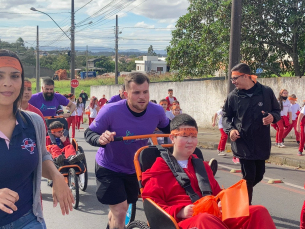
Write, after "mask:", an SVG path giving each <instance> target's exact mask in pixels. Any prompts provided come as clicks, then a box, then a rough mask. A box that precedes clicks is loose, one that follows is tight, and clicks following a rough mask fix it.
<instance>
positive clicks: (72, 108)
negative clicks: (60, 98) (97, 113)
mask: <svg viewBox="0 0 305 229" xmlns="http://www.w3.org/2000/svg"><path fill="white" fill-rule="evenodd" d="M67 107H68V108H69V110H70V114H65V115H68V117H70V116H71V114H72V113H73V112H74V111H75V109H76V105H75V104H74V103H73V102H72V101H69V103H68V105H67ZM65 115H64V116H65ZM68 117H65V118H68Z"/></svg>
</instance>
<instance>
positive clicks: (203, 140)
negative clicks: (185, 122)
mask: <svg viewBox="0 0 305 229" xmlns="http://www.w3.org/2000/svg"><path fill="white" fill-rule="evenodd" d="M219 139H220V132H219V130H218V129H216V128H215V129H202V128H199V133H198V145H199V146H200V147H202V148H205V149H213V150H215V158H217V157H219V156H218V155H217V147H218V143H219ZM271 142H272V148H271V156H270V158H269V160H268V161H269V162H271V163H274V164H280V165H289V166H294V167H298V168H305V156H298V155H297V154H298V148H299V146H298V144H297V143H296V141H295V139H291V138H286V139H285V143H284V144H285V146H286V147H285V148H278V147H277V146H275V138H274V137H271ZM226 152H227V153H228V155H229V156H232V155H233V154H232V152H231V144H229V143H227V145H226Z"/></svg>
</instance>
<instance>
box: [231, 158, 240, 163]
mask: <svg viewBox="0 0 305 229" xmlns="http://www.w3.org/2000/svg"><path fill="white" fill-rule="evenodd" d="M232 161H233V163H234V164H240V163H239V158H237V157H233V159H232Z"/></svg>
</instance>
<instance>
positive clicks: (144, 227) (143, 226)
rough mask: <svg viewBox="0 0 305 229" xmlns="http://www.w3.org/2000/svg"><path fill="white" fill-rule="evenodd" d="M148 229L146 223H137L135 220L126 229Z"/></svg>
mask: <svg viewBox="0 0 305 229" xmlns="http://www.w3.org/2000/svg"><path fill="white" fill-rule="evenodd" d="M136 228H137V229H149V228H150V227H149V226H148V225H147V223H145V222H142V221H139V220H135V221H133V222H131V223H130V224H129V225H128V226H127V227H126V229H136Z"/></svg>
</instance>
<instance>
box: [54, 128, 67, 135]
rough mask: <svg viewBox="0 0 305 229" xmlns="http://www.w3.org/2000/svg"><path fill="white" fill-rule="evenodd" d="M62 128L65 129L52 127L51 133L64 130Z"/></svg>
mask: <svg viewBox="0 0 305 229" xmlns="http://www.w3.org/2000/svg"><path fill="white" fill-rule="evenodd" d="M62 130H64V128H57V129H52V130H51V133H52V134H53V133H55V132H57V131H62Z"/></svg>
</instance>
